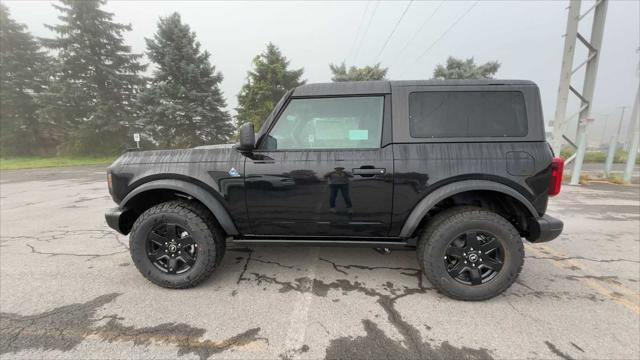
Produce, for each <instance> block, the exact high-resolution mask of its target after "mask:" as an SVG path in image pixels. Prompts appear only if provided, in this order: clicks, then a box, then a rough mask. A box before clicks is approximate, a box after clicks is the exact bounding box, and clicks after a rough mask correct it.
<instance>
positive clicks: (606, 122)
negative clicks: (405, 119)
mask: <svg viewBox="0 0 640 360" xmlns="http://www.w3.org/2000/svg"><path fill="white" fill-rule="evenodd" d="M608 125H609V114H607V115H604V129H602V137H601V138H600V144H599V145H600V146H602V145H603V144H604V139H606V138H607V127H609V126H608Z"/></svg>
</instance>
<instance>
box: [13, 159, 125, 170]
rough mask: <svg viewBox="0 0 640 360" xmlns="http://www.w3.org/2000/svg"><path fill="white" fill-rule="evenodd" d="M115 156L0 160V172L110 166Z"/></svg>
mask: <svg viewBox="0 0 640 360" xmlns="http://www.w3.org/2000/svg"><path fill="white" fill-rule="evenodd" d="M113 160H115V157H114V156H104V157H90V156H84V157H80V156H60V157H15V158H6V159H4V158H3V159H0V170H14V169H34V168H46V167H59V166H79V165H108V164H110V163H112V162H113Z"/></svg>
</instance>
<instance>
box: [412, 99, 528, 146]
mask: <svg viewBox="0 0 640 360" xmlns="http://www.w3.org/2000/svg"><path fill="white" fill-rule="evenodd" d="M409 129H410V132H411V136H412V137H416V138H447V137H505V136H518V137H519V136H526V135H527V115H526V110H525V105H524V97H523V96H522V93H521V92H519V91H441V92H436V91H433V92H431V91H430V92H414V93H411V95H410V96H409Z"/></svg>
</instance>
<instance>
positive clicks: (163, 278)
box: [129, 201, 225, 289]
mask: <svg viewBox="0 0 640 360" xmlns="http://www.w3.org/2000/svg"><path fill="white" fill-rule="evenodd" d="M208 215H209V213H208V212H207V211H206V209H204V208H203V207H202V206H200V205H199V204H195V203H189V202H186V201H170V202H166V203H162V204H159V205H156V206H154V207H152V208H150V209H148V210H147V211H145V212H144V213H143V214H142V215H140V217H139V218H138V219H137V220H136V222H135V223H134V225H133V228H132V230H131V234H130V236H129V245H130V246H129V247H130V251H131V257H132V259H133V262H134V263H135V265H136V267H137V268H138V270H139V271H140V272H141V273H142V275H144V276H145V277H146V278H147V279H149V280H150V281H151V282H153V283H155V284H157V285H160V286H162V287H166V288H174V289H183V288H189V287H193V286H196V285H198V284H199V283H201V282H202V281H204V280H206V279H207V278H208V277H209V276H210V275H211V274H212V273H213V271H214V270H215V268H216V266H217V265H218V263H219V262H220V260H221V258H222V255H223V252H224V241H225V239H224V237H223V236H222V234H221V232H220V230H219V229H218V228H217V224H215V222H214V221H213V219H212V218H211V216H208Z"/></svg>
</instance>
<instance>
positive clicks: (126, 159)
mask: <svg viewBox="0 0 640 360" xmlns="http://www.w3.org/2000/svg"><path fill="white" fill-rule="evenodd" d="M236 154H237V151H236V150H235V149H233V144H222V145H206V146H198V147H195V148H191V149H176V150H148V151H135V150H134V151H128V152H126V153H124V154H122V155H121V156H120V157H119V158H118V159H117V160H116V161H115V162H114V163H113V164H112V165H111V166H112V167H116V166H127V165H142V164H166V163H197V162H219V161H228V160H229V159H230V158H231V157H233V156H234V155H236Z"/></svg>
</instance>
